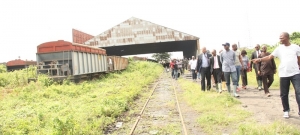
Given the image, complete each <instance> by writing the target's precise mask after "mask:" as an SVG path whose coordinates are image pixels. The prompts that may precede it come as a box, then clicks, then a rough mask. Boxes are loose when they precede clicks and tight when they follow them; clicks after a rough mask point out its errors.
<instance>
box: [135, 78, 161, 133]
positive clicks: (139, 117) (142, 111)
mask: <svg viewBox="0 0 300 135" xmlns="http://www.w3.org/2000/svg"><path fill="white" fill-rule="evenodd" d="M157 84H158V82H157V83H156V84H155V86H154V87H153V90H152V92H151V94H150V96H149V97H148V99H147V101H146V103H145V104H144V106H143V108H142V110H141V112H140V113H139V116H138V118H137V119H136V121H135V123H134V125H133V126H132V128H131V130H130V135H133V132H134V130H135V128H136V126H137V124H138V123H139V121H140V119H141V116H142V114H143V113H144V110H145V108H146V106H147V105H148V103H149V100H150V98H151V97H152V95H153V93H154V91H155V89H156V87H157Z"/></svg>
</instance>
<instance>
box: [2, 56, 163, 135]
mask: <svg viewBox="0 0 300 135" xmlns="http://www.w3.org/2000/svg"><path fill="white" fill-rule="evenodd" d="M162 70H163V69H162V67H161V66H159V65H158V64H154V63H148V62H132V63H131V64H130V65H129V67H128V68H127V70H125V71H123V72H122V73H111V74H108V75H106V76H105V77H104V78H102V79H99V80H94V81H90V82H83V83H80V84H73V83H70V82H68V81H65V82H64V84H62V85H57V84H55V83H53V82H52V81H51V80H49V79H47V78H46V77H44V76H39V81H38V82H36V83H32V82H31V83H30V84H26V83H23V82H24V81H25V80H26V81H27V79H26V78H27V77H28V76H26V77H25V76H23V75H21V74H19V73H21V72H25V71H16V72H13V73H1V74H0V80H2V81H3V80H4V83H2V84H3V85H2V86H1V87H0V91H1V95H2V96H1V98H0V114H1V115H0V119H1V122H0V134H5V135H6V134H7V135H8V134H103V132H104V129H105V128H106V127H107V126H108V125H109V124H112V123H113V122H114V121H115V120H116V118H117V117H118V116H119V115H120V114H121V113H122V112H124V111H126V110H128V107H129V105H130V104H131V103H132V102H133V101H134V99H135V98H136V97H137V96H138V95H139V94H140V92H141V91H142V89H145V88H146V87H147V85H148V84H149V83H151V82H153V81H154V80H156V78H157V77H158V76H159V75H160V73H161V72H162ZM14 76H16V78H22V79H19V81H11V80H9V79H11V78H10V77H14ZM17 76H18V77H17ZM3 78H4V79H3ZM5 79H7V80H5ZM21 80H22V81H21ZM12 82H13V83H12Z"/></svg>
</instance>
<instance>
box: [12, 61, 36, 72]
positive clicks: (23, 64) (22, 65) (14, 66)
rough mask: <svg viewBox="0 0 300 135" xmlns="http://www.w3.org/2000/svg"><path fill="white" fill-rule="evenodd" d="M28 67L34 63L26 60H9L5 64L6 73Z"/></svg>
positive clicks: (34, 62) (34, 63)
mask: <svg viewBox="0 0 300 135" xmlns="http://www.w3.org/2000/svg"><path fill="white" fill-rule="evenodd" d="M30 65H36V61H32V60H31V61H28V60H20V59H16V60H11V61H8V62H7V63H6V68H7V71H14V70H20V69H24V68H27V67H29V66H30Z"/></svg>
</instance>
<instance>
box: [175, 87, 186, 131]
mask: <svg viewBox="0 0 300 135" xmlns="http://www.w3.org/2000/svg"><path fill="white" fill-rule="evenodd" d="M172 85H173V90H174V93H175V98H176V103H177V108H178V112H179V116H180V120H181V124H182V128H183V132H184V135H187V130H186V126H185V124H184V119H183V116H182V112H181V108H180V105H179V101H178V97H177V92H176V89H175V86H174V81H172Z"/></svg>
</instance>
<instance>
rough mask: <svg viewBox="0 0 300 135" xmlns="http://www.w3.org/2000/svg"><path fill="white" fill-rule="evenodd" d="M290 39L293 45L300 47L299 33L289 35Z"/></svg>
mask: <svg viewBox="0 0 300 135" xmlns="http://www.w3.org/2000/svg"><path fill="white" fill-rule="evenodd" d="M290 39H291V42H292V43H293V44H297V45H300V32H293V33H292V34H291V35H290Z"/></svg>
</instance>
